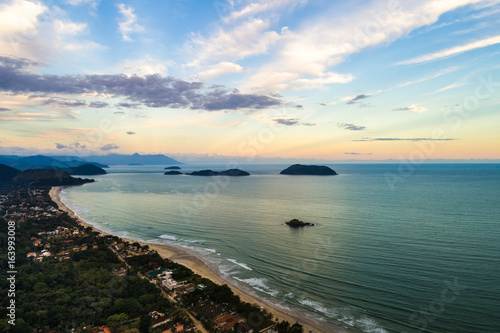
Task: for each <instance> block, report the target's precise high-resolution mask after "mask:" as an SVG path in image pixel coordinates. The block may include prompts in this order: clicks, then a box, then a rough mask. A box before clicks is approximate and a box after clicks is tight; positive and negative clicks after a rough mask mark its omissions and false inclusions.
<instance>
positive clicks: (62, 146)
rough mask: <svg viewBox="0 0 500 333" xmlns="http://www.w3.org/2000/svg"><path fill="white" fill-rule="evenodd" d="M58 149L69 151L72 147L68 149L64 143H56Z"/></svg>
mask: <svg viewBox="0 0 500 333" xmlns="http://www.w3.org/2000/svg"><path fill="white" fill-rule="evenodd" d="M56 148H57V149H69V148H71V147H68V146H65V145H63V144H62V143H57V142H56Z"/></svg>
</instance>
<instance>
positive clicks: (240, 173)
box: [164, 169, 250, 177]
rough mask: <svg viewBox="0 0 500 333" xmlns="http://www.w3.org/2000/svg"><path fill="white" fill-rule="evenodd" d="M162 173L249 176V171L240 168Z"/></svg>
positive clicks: (168, 172)
mask: <svg viewBox="0 0 500 333" xmlns="http://www.w3.org/2000/svg"><path fill="white" fill-rule="evenodd" d="M164 175H188V176H230V177H241V176H250V173H248V172H246V171H243V170H240V169H229V170H224V171H213V170H201V171H193V172H191V173H182V172H180V171H167V172H165V173H164Z"/></svg>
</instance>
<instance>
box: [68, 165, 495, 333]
mask: <svg viewBox="0 0 500 333" xmlns="http://www.w3.org/2000/svg"><path fill="white" fill-rule="evenodd" d="M285 167H286V166H285V165H241V166H240V168H241V169H243V170H246V171H248V172H250V173H251V174H252V176H250V177H241V178H238V177H236V178H234V177H233V178H225V177H193V176H164V175H163V172H164V171H165V170H163V168H162V167H158V166H122V167H120V166H117V167H112V168H110V169H108V172H109V174H108V175H104V176H98V177H95V178H96V180H97V182H96V183H93V184H87V185H84V186H79V187H71V188H68V189H66V190H64V191H63V193H62V199H63V201H64V202H65V203H67V204H68V205H69V206H70V207H71V208H73V209H74V210H75V211H76V212H77V214H78V215H79V216H81V217H82V218H84V219H85V220H87V221H88V222H90V223H92V224H94V225H95V226H97V227H99V228H101V229H104V230H106V231H109V232H112V233H114V234H117V235H120V236H127V237H131V238H136V239H140V240H145V241H152V242H158V243H170V244H175V245H179V246H183V247H184V248H188V249H189V250H190V251H195V252H197V254H198V255H199V256H202V257H203V258H204V259H205V260H206V261H208V262H209V263H210V264H211V265H212V266H213V267H214V269H216V270H218V271H220V272H221V273H222V274H224V275H225V276H226V278H229V279H231V281H232V282H234V283H236V284H238V285H239V286H240V287H243V288H246V289H247V290H250V291H251V292H253V293H256V294H258V296H260V297H262V298H264V299H266V300H267V301H270V302H272V303H274V304H277V305H278V306H281V307H284V308H287V309H290V310H291V311H294V312H296V313H304V315H306V316H308V317H310V318H312V319H314V320H318V321H321V322H323V323H326V324H328V325H331V327H332V330H333V327H337V328H338V327H341V328H343V329H344V330H345V331H346V332H492V333H493V332H500V315H499V314H500V204H499V198H500V165H499V164H474V165H473V164H446V165H445V164H441V165H436V164H433V165H422V166H419V167H416V168H415V169H411V170H409V169H408V168H401V166H399V165H345V164H344V165H343V164H339V165H332V166H331V167H332V168H333V169H335V170H336V171H337V172H338V173H339V174H340V175H339V176H333V177H321V176H285V175H279V174H278V173H279V171H280V170H282V169H284V168H285ZM205 168H211V169H214V170H223V169H225V166H222V165H218V166H217V165H203V166H199V165H198V166H193V165H190V166H185V167H183V169H184V171H194V170H202V169H205ZM398 168H399V169H398ZM292 218H299V219H301V220H304V221H308V222H312V223H315V224H316V226H314V227H308V228H303V229H292V228H289V227H288V226H286V225H284V222H285V221H288V220H290V219H292Z"/></svg>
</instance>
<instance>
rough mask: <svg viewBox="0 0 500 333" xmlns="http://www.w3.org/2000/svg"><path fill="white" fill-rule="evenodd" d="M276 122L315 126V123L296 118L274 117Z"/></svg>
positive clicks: (288, 124) (287, 124) (286, 124)
mask: <svg viewBox="0 0 500 333" xmlns="http://www.w3.org/2000/svg"><path fill="white" fill-rule="evenodd" d="M273 121H274V122H275V123H276V124H279V125H285V126H295V125H303V126H316V123H302V122H300V121H299V119H297V118H276V119H273Z"/></svg>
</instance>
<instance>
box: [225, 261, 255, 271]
mask: <svg viewBox="0 0 500 333" xmlns="http://www.w3.org/2000/svg"><path fill="white" fill-rule="evenodd" d="M227 260H228V261H230V262H232V263H233V264H236V265H238V266H240V267H243V268H244V269H246V270H249V271H252V270H253V269H251V268H250V267H248V265H246V264H244V263H241V262H238V261H237V260H236V259H227Z"/></svg>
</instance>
